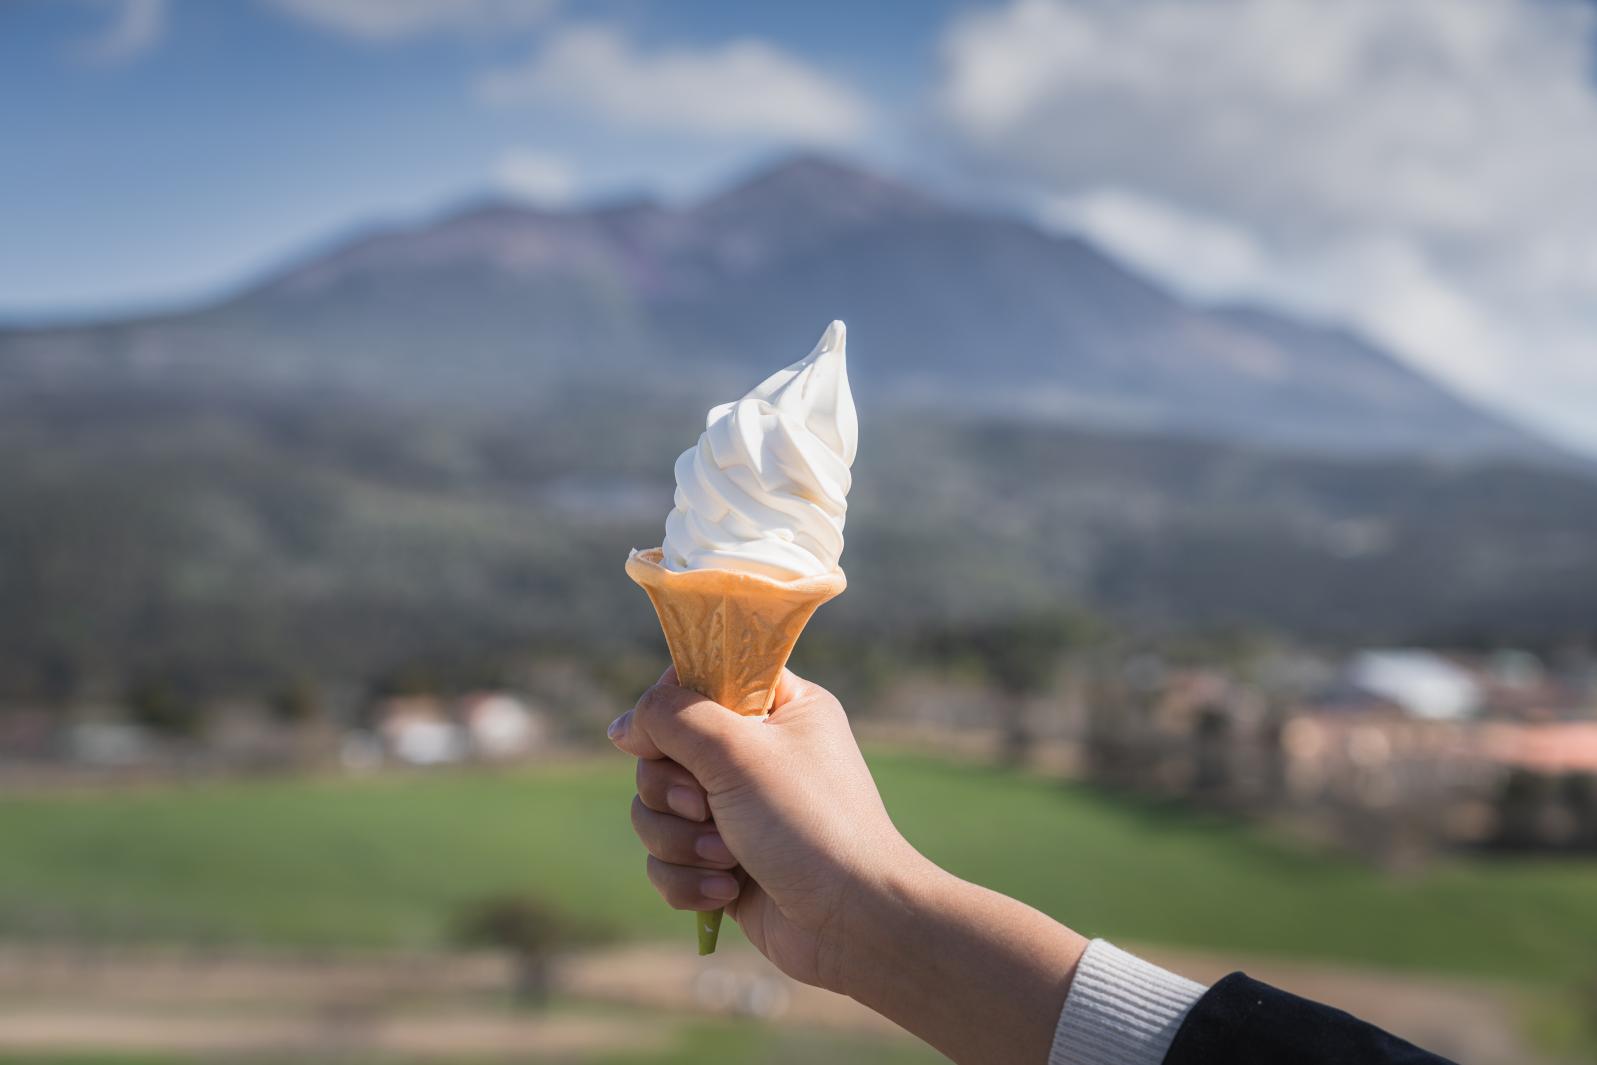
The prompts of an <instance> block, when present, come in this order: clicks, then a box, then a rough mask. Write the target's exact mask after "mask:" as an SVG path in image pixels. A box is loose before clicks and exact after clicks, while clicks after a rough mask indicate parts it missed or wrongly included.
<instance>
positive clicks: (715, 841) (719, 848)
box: [693, 832, 737, 863]
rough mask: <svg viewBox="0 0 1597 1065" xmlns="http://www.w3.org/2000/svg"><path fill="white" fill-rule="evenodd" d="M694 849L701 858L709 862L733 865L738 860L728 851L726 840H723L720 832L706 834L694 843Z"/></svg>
mask: <svg viewBox="0 0 1597 1065" xmlns="http://www.w3.org/2000/svg"><path fill="white" fill-rule="evenodd" d="M693 849H694V851H695V852H696V853H697V854H698V856H699V857H700V858H703V859H704V860H705V861H707V862H726V863H731V862H735V861H737V859H736V858H734V857H732V852H731V851H729V850H727V849H726V840H724V839H722V838H721V833H719V832H706V833H705V834H704V835H702V836H700V837H699V838H698V839H696V840H694V841H693Z"/></svg>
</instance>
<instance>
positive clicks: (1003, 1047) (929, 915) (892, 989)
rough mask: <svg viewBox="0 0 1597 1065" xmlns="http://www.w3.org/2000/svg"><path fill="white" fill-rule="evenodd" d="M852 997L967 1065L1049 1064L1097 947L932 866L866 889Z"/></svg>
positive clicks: (854, 930)
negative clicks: (1064, 1010) (1083, 964)
mask: <svg viewBox="0 0 1597 1065" xmlns="http://www.w3.org/2000/svg"><path fill="white" fill-rule="evenodd" d="M866 896H867V898H868V901H867V902H865V903H864V904H862V905H861V906H860V907H859V911H858V917H857V920H855V921H853V922H851V927H850V928H849V929H848V937H849V940H850V944H851V945H850V948H849V957H850V960H849V962H848V964H847V966H846V969H845V974H846V975H845V981H846V982H845V987H844V990H845V991H846V992H847V993H848V994H849V995H851V996H852V997H853V998H855V999H857V1000H859V1001H860V1002H861V1003H863V1004H865V1005H866V1006H869V1007H870V1008H871V1009H873V1010H875V1011H876V1012H878V1013H880V1014H882V1015H883V1016H885V1017H887V1018H889V1019H890V1020H892V1021H894V1022H895V1023H897V1024H898V1025H900V1026H901V1027H903V1028H905V1029H907V1030H908V1031H909V1032H911V1033H913V1034H914V1035H916V1036H918V1037H919V1038H921V1039H922V1040H924V1041H925V1042H927V1043H930V1044H931V1045H932V1046H934V1047H936V1048H937V1049H938V1050H939V1051H941V1052H942V1053H944V1054H946V1055H947V1056H948V1057H949V1058H951V1059H953V1060H954V1061H955V1062H958V1063H959V1065H988V1063H992V1065H998V1063H1003V1065H1017V1063H1019V1065H1025V1063H1028V1062H1032V1063H1036V1065H1043V1063H1044V1062H1046V1061H1047V1060H1048V1050H1049V1046H1050V1045H1051V1043H1052V1042H1053V1038H1054V1030H1055V1027H1056V1025H1057V1023H1058V1020H1059V1012H1060V1008H1061V1007H1062V1006H1063V1005H1064V1002H1065V997H1066V995H1067V994H1068V992H1069V990H1070V981H1071V978H1072V976H1073V975H1074V973H1075V970H1076V964H1077V962H1079V961H1080V959H1081V955H1082V953H1083V952H1084V951H1085V950H1086V947H1087V940H1086V939H1084V938H1083V937H1081V936H1079V935H1077V934H1076V933H1075V932H1073V931H1071V930H1070V929H1069V928H1066V927H1065V926H1064V925H1062V924H1060V923H1059V922H1057V921H1055V920H1053V919H1052V918H1050V917H1048V916H1047V915H1045V914H1042V913H1039V912H1038V911H1036V910H1034V909H1032V908H1031V907H1030V906H1027V905H1026V904H1024V903H1022V902H1017V901H1015V900H1014V899H1010V898H1005V897H1004V896H1002V895H999V894H997V893H995V892H992V891H988V890H987V889H986V888H983V887H978V886H977V885H975V884H969V883H966V882H965V881H963V880H960V879H959V878H957V877H955V876H952V875H950V874H948V873H946V872H943V871H942V870H941V869H938V868H937V867H936V866H935V865H932V864H931V863H930V862H926V861H925V860H924V859H921V860H919V861H916V862H912V863H908V867H907V868H904V869H901V870H898V871H895V873H894V874H892V876H891V877H890V879H889V880H888V881H887V882H886V883H883V884H879V885H876V886H874V887H873V888H872V889H871V890H870V891H869V892H867V893H866Z"/></svg>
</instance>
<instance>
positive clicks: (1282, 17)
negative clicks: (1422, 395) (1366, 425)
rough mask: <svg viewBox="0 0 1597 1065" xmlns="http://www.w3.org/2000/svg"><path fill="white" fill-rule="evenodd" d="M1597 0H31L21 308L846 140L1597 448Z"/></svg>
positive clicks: (8, 21) (12, 2) (1, 230)
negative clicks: (411, 221)
mask: <svg viewBox="0 0 1597 1065" xmlns="http://www.w3.org/2000/svg"><path fill="white" fill-rule="evenodd" d="M1594 41H1597V6H1594V5H1593V4H1592V3H1591V2H1590V0H1403V2H1402V3H1397V2H1393V0H1337V2H1336V3H1330V4H1327V3H1322V2H1320V0H983V2H967V3H954V2H952V0H901V2H897V3H870V4H860V3H839V2H811V3H803V4H799V3H789V4H766V3H748V2H742V3H735V2H729V0H675V2H670V3H667V2H665V0H586V2H582V0H0V144H3V145H4V146H5V148H4V150H0V320H11V321H39V320H49V319H52V318H57V317H63V316H72V315H76V314H84V313H89V314H103V313H111V312H116V311H122V310H128V309H135V308H143V307H149V306H160V305H173V304H182V303H186V302H191V301H196V300H200V299H203V298H204V297H206V296H207V295H208V294H211V293H215V292H218V291H223V290H225V289H226V288H228V287H229V286H233V285H237V284H240V283H242V282H244V281H245V280H247V279H248V278H250V277H252V276H255V275H257V274H258V273H259V272H260V271H262V270H264V269H266V268H268V267H269V266H270V265H272V264H274V263H277V262H281V261H282V260H283V259H285V258H286V257H290V256H292V255H295V254H297V253H301V252H302V251H303V250H304V249H306V248H309V247H312V246H315V245H317V244H319V243H321V242H324V241H326V240H328V239H331V238H333V237H335V236H336V235H337V234H338V233H340V232H344V231H347V230H348V229H349V228H350V227H352V226H355V225H357V224H363V223H367V222H370V221H372V220H373V219H383V218H407V217H416V216H419V215H424V214H426V213H429V212H431V211H435V210H439V209H442V208H444V207H446V206H448V205H449V204H450V203H452V202H456V201H459V200H461V199H464V198H467V197H471V196H479V195H482V194H485V193H496V194H501V195H516V196H523V197H527V198H531V199H537V200H541V201H544V202H557V203H558V202H563V203H580V202H583V201H585V200H591V199H595V198H601V197H604V196H609V195H617V194H622V193H630V192H636V191H640V190H649V191H653V192H656V193H659V194H662V195H665V196H667V197H685V196H692V195H694V194H697V193H699V192H701V191H704V190H706V189H707V188H710V187H712V186H714V185H715V184H716V183H718V182H721V181H724V180H726V179H727V178H728V177H729V176H731V175H733V174H735V173H737V172H738V171H740V170H743V169H746V168H748V167H750V166H752V165H754V164H755V163H757V162H758V161H760V160H762V159H764V158H768V157H770V156H772V155H774V154H777V153H780V152H784V151H788V150H792V149H794V148H820V149H822V150H826V151H832V152H836V153H838V154H840V155H842V156H844V157H847V158H852V159H855V160H858V161H862V162H866V163H869V164H872V165H876V166H878V167H882V168H885V169H888V170H891V171H893V172H896V173H899V174H901V175H903V176H907V177H910V178H912V179H915V180H918V181H921V182H923V183H926V184H928V185H931V186H933V187H938V188H941V189H943V190H944V191H945V192H947V193H949V194H952V195H959V196H963V197H967V198H974V199H977V200H980V201H982V202H984V203H988V204H991V205H993V206H996V207H998V208H1000V209H1003V210H1008V211H1013V212H1018V213H1021V214H1023V215H1026V216H1029V217H1031V218H1033V219H1035V220H1036V221H1037V222H1038V223H1039V224H1042V225H1045V226H1049V227H1053V228H1056V229H1059V230H1064V231H1070V232H1074V233H1078V234H1082V235H1084V236H1086V237H1087V238H1089V239H1091V240H1093V241H1095V242H1096V243H1098V244H1100V245H1101V246H1103V247H1104V248H1106V249H1107V250H1109V251H1110V252H1111V253H1112V254H1115V255H1116V256H1118V257H1120V258H1122V259H1123V260H1125V261H1127V262H1129V263H1131V264H1132V265H1134V266H1135V267H1137V268H1139V269H1141V270H1143V271H1144V272H1146V273H1148V274H1149V275H1150V276H1152V277H1154V278H1156V279H1158V280H1159V281H1161V282H1163V283H1164V284H1166V285H1168V286H1170V287H1171V288H1173V289H1175V290H1177V291H1178V292H1181V293H1183V294H1185V295H1186V296H1188V297H1189V298H1192V299H1194V300H1198V301H1216V302H1224V301H1233V300H1242V301H1252V302H1260V303H1266V304H1270V305H1273V306H1276V307H1279V308H1284V309H1287V310H1290V311H1293V312H1296V313H1299V314H1302V315H1305V316H1310V317H1316V318H1323V319H1328V320H1335V321H1339V322H1344V323H1347V324H1350V325H1352V326H1354V327H1355V328H1357V329H1359V330H1360V331H1362V332H1364V333H1366V334H1367V335H1369V336H1370V337H1372V338H1374V339H1376V340H1377V341H1379V342H1381V343H1383V344H1385V345H1386V346H1387V347H1389V348H1391V349H1392V350H1394V351H1396V352H1397V353H1398V354H1400V355H1401V356H1403V357H1404V358H1406V359H1408V360H1410V361H1411V362H1413V363H1414V364H1415V365H1417V366H1420V367H1421V368H1423V369H1426V370H1429V371H1430V372H1432V373H1435V374H1437V375H1438V376H1440V377H1442V378H1444V379H1446V380H1447V381H1449V382H1450V383H1452V384H1453V385H1454V387H1456V388H1458V389H1460V390H1461V391H1464V392H1466V393H1468V394H1470V395H1472V396H1474V397H1475V398H1477V399H1478V400H1480V401H1481V402H1484V403H1487V404H1489V405H1492V406H1495V407H1497V408H1499V409H1502V410H1505V411H1507V412H1510V413H1512V414H1514V415H1516V416H1518V417H1520V418H1521V419H1524V420H1526V421H1529V422H1532V423H1534V424H1536V425H1538V426H1541V427H1542V428H1544V429H1547V430H1549V431H1551V432H1553V433H1555V434H1558V435H1561V436H1563V437H1564V438H1566V439H1569V440H1573V441H1577V442H1579V443H1582V444H1584V445H1586V446H1590V447H1593V448H1597V417H1593V415H1592V413H1591V412H1592V411H1593V410H1597V343H1594V341H1593V339H1592V338H1594V337H1597V196H1593V195H1592V194H1591V192H1590V190H1591V189H1593V188H1597V87H1594V81H1593V70H1594V66H1597V64H1594V48H1593V44H1594Z"/></svg>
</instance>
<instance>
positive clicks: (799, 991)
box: [0, 943, 1554, 1065]
mask: <svg viewBox="0 0 1597 1065" xmlns="http://www.w3.org/2000/svg"><path fill="white" fill-rule="evenodd" d="M1141 953H1144V954H1145V955H1146V956H1148V957H1150V958H1152V959H1153V960H1155V961H1158V962H1159V963H1161V964H1164V965H1166V966H1168V967H1170V968H1173V969H1175V970H1177V971H1179V972H1182V973H1185V974H1187V975H1190V976H1192V977H1193V978H1194V979H1198V980H1202V981H1206V982H1207V981H1212V980H1214V979H1216V978H1218V977H1219V976H1221V975H1223V974H1224V973H1226V972H1229V971H1231V970H1232V969H1235V968H1244V969H1246V970H1247V971H1248V972H1249V973H1251V974H1252V975H1254V976H1256V977H1258V978H1259V979H1262V980H1267V981H1269V982H1271V983H1274V984H1277V985H1279V986H1282V987H1286V988H1289V989H1291V990H1293V991H1295V992H1297V993H1299V994H1303V995H1305V996H1307V997H1310V998H1316V999H1319V1000H1321V1001H1324V1002H1328V1003H1330V1004H1332V1005H1336V1006H1340V1007H1342V1008H1343V1009H1347V1010H1349V1011H1350V1012H1353V1013H1355V1014H1358V1015H1359V1016H1361V1017H1365V1018H1367V1019H1368V1020H1370V1021H1372V1022H1374V1023H1376V1024H1379V1025H1381V1026H1382V1027H1385V1028H1389V1029H1391V1030H1393V1031H1395V1032H1398V1033H1399V1034H1401V1035H1404V1036H1405V1037H1407V1038H1409V1039H1412V1040H1413V1041H1414V1042H1417V1043H1419V1044H1421V1045H1422V1046H1426V1047H1429V1048H1431V1049H1434V1050H1437V1051H1439V1052H1441V1053H1444V1054H1447V1055H1449V1056H1452V1057H1454V1058H1457V1059H1458V1060H1461V1061H1467V1062H1470V1063H1471V1065H1554V1063H1550V1062H1546V1061H1544V1060H1543V1059H1540V1058H1537V1057H1535V1056H1534V1055H1532V1054H1530V1053H1529V1051H1528V1050H1527V1049H1526V1048H1525V1047H1524V1046H1523V1045H1522V1044H1521V1042H1520V1040H1519V1036H1518V1032H1517V1026H1516V1018H1515V999H1514V996H1513V994H1512V993H1511V992H1510V991H1509V990H1507V989H1504V988H1499V987H1494V986H1491V985H1485V984H1480V983H1472V982H1467V981H1455V980H1446V979H1440V978H1431V977H1423V978H1422V977H1413V976H1399V975H1393V974H1391V973H1389V972H1379V971H1371V970H1364V969H1359V968H1354V967H1341V966H1329V965H1310V964H1303V963H1296V962H1281V961H1273V960H1258V959H1233V958H1227V959H1220V958H1218V957H1216V956H1214V955H1210V954H1204V953H1200V952H1187V951H1169V950H1163V949H1159V948H1148V949H1146V950H1143V951H1141ZM556 979H557V983H558V986H559V987H560V989H561V992H562V994H563V995H565V996H567V997H571V998H575V999H579V1000H586V1001H592V1002H601V1003H614V1004H621V1005H633V1006H643V1007H648V1010H647V1011H646V1012H639V1013H637V1014H636V1015H635V1016H630V1017H628V1016H619V1017H606V1018H599V1019H595V1018H591V1017H583V1016H580V1015H567V1014H556V1015H551V1016H548V1017H532V1016H525V1015H519V1014H514V1013H511V1012H509V1011H507V1010H505V1009H504V1007H503V999H504V989H505V988H506V987H507V986H509V972H508V968H507V966H506V964H505V963H504V962H503V961H502V960H501V959H498V958H495V957H492V956H485V955H466V956H461V955H449V956H434V955H388V956H376V957H373V956H357V957H333V958H311V957H287V956H263V955H249V956H232V957H224V956H214V955H212V956H207V955H196V954H193V953H181V952H162V951H148V950H145V951H136V952H127V951H118V952H114V953H105V952H102V953H94V954H88V953H84V952H68V951H61V950H49V951H27V950H16V949H6V950H0V1051H30V1052H38V1051H43V1050H51V1051H68V1050H85V1051H92V1050H108V1049H113V1048H116V1049H127V1050H143V1051H163V1052H171V1053H185V1054H190V1053H191V1054H195V1055H206V1054H211V1055H214V1054H235V1053H238V1054H242V1053H262V1052H276V1053H283V1054H288V1055H293V1056H299V1055H302V1054H304V1053H305V1052H307V1051H310V1050H316V1051H317V1052H319V1053H322V1054H324V1055H325V1054H326V1053H327V1052H329V1051H339V1052H347V1053H355V1052H359V1053H360V1054H361V1055H363V1056H402V1057H409V1056H419V1055H429V1054H440V1055H448V1056H468V1057H469V1056H487V1055H498V1056H503V1055H506V1054H516V1055H523V1054H524V1055H527V1056H529V1057H531V1056H539V1055H555V1056H562V1055H563V1056H572V1057H577V1058H582V1057H587V1056H590V1055H592V1054H597V1053H600V1052H605V1051H612V1050H616V1049H621V1048H647V1047H649V1046H653V1045H663V1043H664V1042H665V1041H666V1040H667V1039H669V1036H670V1031H671V1023H672V1022H671V1015H672V1014H682V1015H688V1014H739V1015H753V1016H759V1017H763V1018H765V1019H767V1020H768V1021H770V1022H772V1023H780V1024H787V1025H801V1026H806V1027H825V1028H832V1029H838V1030H849V1031H857V1032H862V1033H863V1032H870V1033H883V1032H890V1031H896V1029H894V1028H893V1027H892V1025H890V1024H889V1023H888V1022H886V1021H884V1020H882V1019H881V1018H880V1017H877V1016H876V1015H875V1014H872V1013H870V1012H869V1011H867V1010H865V1009H863V1008H862V1007H860V1006H858V1005H857V1004H856V1003H854V1002H852V1001H850V1000H848V999H846V998H842V997H840V996H837V995H832V994H830V993H828V992H825V991H820V990H817V989H815V988H809V987H804V986H801V985H798V984H795V983H793V982H792V981H790V980H787V979H786V978H784V977H782V976H781V975H779V974H777V973H776V972H775V971H774V970H773V969H772V968H771V967H770V966H769V965H768V964H767V963H766V962H765V961H764V960H763V959H762V958H760V957H759V956H758V955H756V954H754V953H753V952H752V951H749V950H747V949H737V948H736V947H735V946H730V945H729V948H723V950H722V951H721V952H720V953H718V954H717V955H715V956H714V957H712V958H708V959H701V958H698V957H697V956H695V955H694V954H693V953H692V951H691V949H689V946H688V945H686V944H681V943H672V944H655V945H644V946H635V947H625V948H619V949H615V950H606V951H599V952H593V953H589V954H585V955H583V956H580V957H575V958H571V959H568V960H567V961H566V962H564V963H563V964H562V965H561V966H560V967H559V968H558V971H557V974H556Z"/></svg>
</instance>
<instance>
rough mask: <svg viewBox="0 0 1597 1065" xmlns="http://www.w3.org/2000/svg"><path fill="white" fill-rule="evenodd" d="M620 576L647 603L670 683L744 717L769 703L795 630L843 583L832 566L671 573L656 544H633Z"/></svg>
mask: <svg viewBox="0 0 1597 1065" xmlns="http://www.w3.org/2000/svg"><path fill="white" fill-rule="evenodd" d="M627 576H629V577H631V578H632V579H633V580H634V581H636V582H637V583H638V584H639V585H641V586H642V588H643V590H644V591H645V592H647V593H649V600H650V601H651V602H652V603H654V611H655V613H656V614H658V615H659V616H660V628H661V629H663V630H665V642H666V644H667V645H668V646H669V647H670V648H671V662H672V664H673V665H675V666H676V671H677V680H678V682H679V683H680V684H681V685H682V686H683V687H685V688H692V689H693V690H694V691H696V692H699V693H701V694H703V695H706V696H708V697H709V698H711V699H713V700H715V701H716V702H718V703H720V704H721V705H722V706H724V707H727V708H728V709H730V710H735V711H737V712H738V713H740V714H744V715H749V716H758V715H760V714H763V713H765V712H766V711H768V710H770V709H771V703H772V702H773V701H774V700H775V698H776V685H777V682H778V681H779V680H781V678H782V669H783V667H784V666H786V665H787V660H788V656H789V655H791V654H792V653H793V645H794V644H796V643H798V638H799V634H800V633H802V632H803V631H804V626H805V625H806V624H808V623H809V620H810V617H811V615H813V614H814V613H815V610H816V608H817V607H819V606H820V605H821V604H822V603H824V602H826V601H827V600H828V599H831V598H832V597H833V596H835V595H837V594H838V593H839V592H841V591H842V590H843V588H844V587H845V586H846V585H847V583H848V582H847V581H846V580H845V579H844V577H843V571H842V570H840V569H839V570H834V571H833V572H831V573H828V574H825V575H823V576H820V577H801V578H799V579H798V580H792V581H778V580H772V579H771V578H769V577H761V576H757V575H755V574H751V573H737V572H734V571H732V570H720V569H702V570H686V571H684V572H681V573H678V572H675V571H673V570H668V569H666V568H665V566H664V565H662V564H661V553H660V549H659V548H658V547H652V548H649V549H648V550H647V551H633V552H632V554H631V555H630V556H628V558H627Z"/></svg>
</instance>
